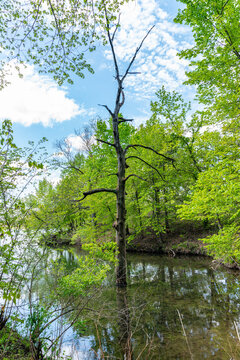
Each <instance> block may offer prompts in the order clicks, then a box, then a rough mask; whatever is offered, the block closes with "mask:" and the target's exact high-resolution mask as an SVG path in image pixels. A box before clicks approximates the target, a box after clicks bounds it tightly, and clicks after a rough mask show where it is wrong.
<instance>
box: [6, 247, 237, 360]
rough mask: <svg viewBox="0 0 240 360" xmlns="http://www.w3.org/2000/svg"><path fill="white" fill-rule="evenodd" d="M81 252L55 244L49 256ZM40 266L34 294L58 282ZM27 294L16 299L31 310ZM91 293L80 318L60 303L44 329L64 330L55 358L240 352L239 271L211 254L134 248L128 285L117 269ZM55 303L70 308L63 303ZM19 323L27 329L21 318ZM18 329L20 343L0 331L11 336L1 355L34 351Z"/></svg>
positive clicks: (228, 355)
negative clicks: (120, 284)
mask: <svg viewBox="0 0 240 360" xmlns="http://www.w3.org/2000/svg"><path fill="white" fill-rule="evenodd" d="M77 253H79V251H78V249H77V248H75V249H74V250H71V251H69V250H66V249H65V250H62V251H60V250H51V254H50V255H49V256H50V257H51V258H56V254H57V256H58V257H59V254H60V257H61V261H63V262H64V263H65V264H67V266H68V267H69V269H71V268H72V269H76V268H77V267H78V257H77V256H76V254H77ZM80 254H81V252H80ZM78 255H79V254H78ZM80 256H81V255H80ZM42 269H43V270H42V273H41V277H40V279H39V280H38V283H37V284H35V285H34V286H33V288H32V292H33V293H34V294H32V300H31V301H33V302H37V301H38V300H39V299H43V298H44V294H47V293H48V292H49V291H50V290H51V289H53V288H54V281H55V280H54V277H55V276H56V274H51V272H49V271H48V269H47V268H44V266H43V267H42ZM27 296H28V292H27V289H26V293H25V297H24V296H23V297H22V298H21V300H20V301H21V303H18V306H20V305H21V306H22V309H21V310H20V312H19V316H20V317H21V316H22V317H27V316H29V314H28V311H29V310H28V305H27V300H28V299H27ZM87 298H88V299H87V302H85V303H84V304H83V306H82V311H80V312H79V313H77V314H75V315H77V318H76V319H75V321H74V322H73V321H72V320H73V317H69V316H68V314H67V313H66V314H64V310H62V316H60V317H59V319H58V320H57V321H56V322H54V323H53V324H51V325H50V326H49V327H48V328H47V329H46V332H45V334H44V336H45V338H48V337H49V338H50V335H51V336H52V337H54V336H55V338H56V337H57V336H59V334H62V338H61V341H60V343H58V347H57V349H55V355H54V356H55V358H59V359H60V358H68V359H69V358H70V359H74V360H75V359H76V360H77V359H81V360H85V359H89V360H95V359H163V360H164V359H166V360H168V359H174V360H177V359H179V360H185V359H219V360H220V359H222V360H225V359H226V360H229V359H239V358H240V339H239V333H238V331H239V332H240V311H239V310H240V301H239V299H240V276H239V273H238V272H235V271H233V270H228V269H226V268H224V267H221V266H217V267H216V268H213V265H212V262H211V260H210V259H209V258H206V257H197V256H195V257H193V256H191V257H190V256H181V257H177V256H176V257H174V258H173V257H169V256H166V255H149V254H128V287H127V289H117V288H116V287H115V283H114V270H112V271H110V272H109V274H108V277H107V279H106V280H104V283H103V285H102V286H101V287H98V288H96V289H95V290H94V291H93V292H91V294H87ZM72 301H75V300H73V299H72ZM82 301H83V300H82ZM84 301H85V300H84ZM54 306H55V307H57V306H62V309H63V308H64V307H63V304H53V305H52V307H54ZM76 311H77V310H76ZM40 312H41V311H40ZM43 315H44V314H43ZM29 326H32V324H30V323H29ZM16 329H17V330H18V333H20V334H21V335H22V336H23V337H24V334H25V333H24V330H23V328H22V326H21V325H18V326H17V327H16ZM238 329H239V330H238ZM12 334H13V333H12ZM14 334H15V335H14ZM14 334H13V335H14V336H15V343H14V344H9V346H10V347H8V348H7V347H6V344H7V339H9V337H8V338H7V336H6V334H5V335H3V332H2V334H1V339H3V338H4V336H5V340H4V341H3V340H0V350H1V352H2V354H3V355H2V357H1V358H2V359H13V358H16V359H28V358H29V359H30V358H31V355H30V348H28V346H27V343H26V342H24V347H23V345H21V346H20V347H19V344H20V340H19V338H18V340H16V333H14ZM11 346H12V347H11ZM4 349H5V350H4ZM17 349H18V350H17ZM4 351H5V352H4ZM14 354H18V355H15V357H14ZM28 355H29V356H28ZM52 356H53V355H52ZM45 359H47V357H45Z"/></svg>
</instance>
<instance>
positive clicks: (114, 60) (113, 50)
mask: <svg viewBox="0 0 240 360" xmlns="http://www.w3.org/2000/svg"><path fill="white" fill-rule="evenodd" d="M103 3H104V11H105V18H106V22H107V36H108V41H109V44H110V47H111V51H112V55H113V62H114V66H115V72H116V79H117V81H118V84H119V85H120V84H121V80H120V76H119V68H118V63H117V57H116V54H115V49H114V47H113V40H114V36H115V34H114V36H113V37H111V34H110V28H109V26H110V24H109V19H108V14H107V8H106V4H105V1H103ZM115 30H116V29H115ZM114 32H116V31H114Z"/></svg>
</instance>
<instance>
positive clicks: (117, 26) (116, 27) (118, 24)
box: [112, 14, 121, 42]
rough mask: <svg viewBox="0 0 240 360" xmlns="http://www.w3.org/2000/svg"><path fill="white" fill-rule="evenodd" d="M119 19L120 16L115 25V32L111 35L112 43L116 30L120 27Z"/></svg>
mask: <svg viewBox="0 0 240 360" xmlns="http://www.w3.org/2000/svg"><path fill="white" fill-rule="evenodd" d="M120 17H121V14H119V15H118V22H117V25H116V26H115V30H114V32H113V34H112V42H113V41H114V38H115V35H116V32H117V29H118V28H119V26H120Z"/></svg>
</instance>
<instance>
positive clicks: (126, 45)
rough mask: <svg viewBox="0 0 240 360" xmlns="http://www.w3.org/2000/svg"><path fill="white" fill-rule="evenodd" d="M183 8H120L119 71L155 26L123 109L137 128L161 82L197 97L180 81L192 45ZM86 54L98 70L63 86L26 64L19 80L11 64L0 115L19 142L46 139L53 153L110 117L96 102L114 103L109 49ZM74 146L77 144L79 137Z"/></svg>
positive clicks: (137, 2)
mask: <svg viewBox="0 0 240 360" xmlns="http://www.w3.org/2000/svg"><path fill="white" fill-rule="evenodd" d="M180 6H181V3H179V2H177V1H175V0H168V1H165V0H132V1H130V3H128V4H125V5H124V6H123V7H122V10H121V27H120V28H119V30H118V32H117V34H116V37H115V41H114V45H115V50H116V53H117V57H118V61H119V65H120V69H121V70H120V72H121V71H122V72H123V71H124V69H125V68H126V66H127V64H128V62H129V60H130V59H131V57H132V55H133V54H134V52H135V49H136V48H137V46H138V45H139V44H140V42H141V40H142V39H143V38H144V36H145V35H146V33H147V31H148V30H149V29H150V28H151V27H152V26H153V25H155V27H154V28H153V30H152V31H151V33H150V35H149V36H148V37H147V39H146V40H145V42H144V44H143V47H142V49H141V51H140V52H139V54H138V57H137V59H136V61H135V62H134V66H133V68H132V71H136V72H139V73H140V74H138V75H131V76H129V77H128V78H127V79H126V83H125V96H126V102H125V105H124V107H123V113H124V116H125V117H127V118H134V124H135V125H136V126H138V125H139V124H141V123H142V122H144V121H146V120H147V119H148V118H149V117H150V116H151V112H150V101H151V100H154V99H155V98H154V94H155V92H156V91H157V90H158V89H159V88H161V87H162V86H163V85H164V86H165V87H166V89H167V90H168V91H172V90H176V91H178V92H180V93H181V94H182V95H183V96H184V98H185V99H186V100H192V99H193V96H194V89H193V88H190V87H187V86H183V85H182V83H183V81H184V80H185V79H186V75H185V71H186V70H187V69H188V63H187V61H186V60H183V59H180V58H179V57H178V56H177V52H178V51H180V50H182V49H185V48H189V47H190V46H191V43H192V34H191V30H190V28H188V27H186V26H184V25H180V24H175V23H174V22H173V19H174V17H175V16H176V14H177V9H178V8H179V7H180ZM87 56H88V60H89V62H90V63H91V65H92V67H93V69H94V71H95V73H94V74H90V73H88V72H87V71H86V73H85V78H84V79H81V78H77V77H74V78H73V79H74V85H63V86H61V87H60V86H58V85H57V84H56V83H55V82H54V80H53V79H52V78H51V77H50V76H48V75H42V74H41V75H40V74H39V73H38V72H37V69H36V68H35V67H34V66H33V65H30V64H25V67H22V69H21V72H22V74H23V77H22V78H19V76H18V74H17V72H16V70H14V66H12V64H9V65H10V69H11V71H10V74H9V75H8V78H7V80H8V81H9V85H8V86H6V87H5V88H3V90H1V91H0V119H5V118H8V119H10V120H12V122H13V124H14V137H15V142H16V143H17V145H18V146H25V145H26V144H27V142H28V141H29V140H33V141H35V142H37V141H38V140H40V138H42V137H46V138H47V139H48V144H47V149H48V151H49V153H52V152H54V151H56V149H55V143H56V142H57V141H58V140H61V139H64V138H67V137H71V139H73V136H74V130H77V131H80V133H81V131H82V129H83V128H84V127H85V126H86V125H87V124H89V122H90V121H91V120H93V119H96V118H97V117H99V116H100V117H101V118H103V119H105V118H107V117H108V113H106V110H105V109H104V108H102V107H100V106H99V105H98V104H106V105H108V106H109V108H110V109H113V107H114V99H115V91H116V83H115V79H114V68H113V61H112V55H111V51H110V49H109V47H108V46H100V45H99V46H97V50H96V51H94V52H92V53H90V54H89V55H87ZM73 144H76V146H77V141H73Z"/></svg>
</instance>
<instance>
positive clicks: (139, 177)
mask: <svg viewBox="0 0 240 360" xmlns="http://www.w3.org/2000/svg"><path fill="white" fill-rule="evenodd" d="M132 176H135V177H137V178H138V179H140V180H143V181H147V180H146V179H143V178H142V177H141V176H138V175H136V174H131V175H128V176H127V177H126V178H125V179H124V181H125V182H126V181H127V180H128V179H129V178H130V177H132Z"/></svg>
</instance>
